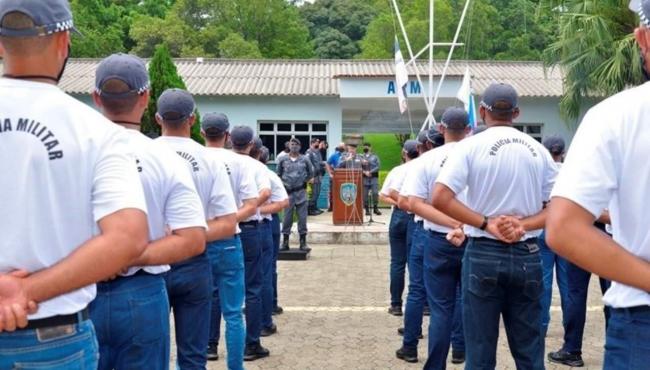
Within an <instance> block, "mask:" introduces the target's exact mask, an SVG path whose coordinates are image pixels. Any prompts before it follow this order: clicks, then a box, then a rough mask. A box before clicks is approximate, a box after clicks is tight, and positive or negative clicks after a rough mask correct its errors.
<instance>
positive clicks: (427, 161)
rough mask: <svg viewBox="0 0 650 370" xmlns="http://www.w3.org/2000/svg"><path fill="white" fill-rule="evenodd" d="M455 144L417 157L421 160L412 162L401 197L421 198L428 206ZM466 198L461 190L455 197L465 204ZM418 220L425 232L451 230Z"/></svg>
mask: <svg viewBox="0 0 650 370" xmlns="http://www.w3.org/2000/svg"><path fill="white" fill-rule="evenodd" d="M457 144H458V143H457V142H452V143H448V144H445V145H443V146H440V147H437V148H435V149H433V150H429V151H428V152H426V153H424V154H422V156H420V157H418V159H421V160H419V161H417V162H414V166H413V168H412V169H411V170H410V171H409V172H410V174H411V176H404V177H405V178H406V180H405V181H404V185H403V187H402V195H403V196H405V197H411V196H412V197H417V198H421V199H424V200H425V202H427V203H428V204H431V203H432V200H433V194H432V192H433V187H434V186H435V182H436V179H437V178H438V175H440V171H441V170H442V168H443V167H444V166H445V164H446V162H447V158H448V157H449V154H450V153H451V152H452V151H453V149H454V148H455V147H456V145H457ZM466 196H467V194H466V190H463V191H461V192H460V193H459V194H458V195H457V196H456V199H458V200H459V201H461V202H463V203H465V202H466ZM418 218H420V219H422V220H423V221H424V229H425V230H433V231H436V232H439V233H445V234H446V233H448V232H450V231H451V230H452V229H451V228H449V227H447V226H443V225H438V224H436V223H433V222H431V221H429V220H427V219H424V218H422V217H420V216H418Z"/></svg>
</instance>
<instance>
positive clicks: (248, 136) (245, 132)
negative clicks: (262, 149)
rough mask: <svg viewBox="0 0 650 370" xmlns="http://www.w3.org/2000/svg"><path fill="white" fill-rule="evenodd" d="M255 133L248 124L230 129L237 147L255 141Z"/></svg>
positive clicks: (233, 143) (233, 142)
mask: <svg viewBox="0 0 650 370" xmlns="http://www.w3.org/2000/svg"><path fill="white" fill-rule="evenodd" d="M254 138H255V133H254V132H253V129H252V128H250V127H248V126H237V127H234V128H233V129H232V131H230V141H231V142H232V145H233V147H235V148H244V147H245V146H246V145H248V144H250V143H252V142H253V139H254Z"/></svg>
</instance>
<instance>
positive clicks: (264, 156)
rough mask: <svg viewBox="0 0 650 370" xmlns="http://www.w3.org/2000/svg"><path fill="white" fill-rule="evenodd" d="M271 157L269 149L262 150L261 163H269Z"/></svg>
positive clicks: (262, 148)
mask: <svg viewBox="0 0 650 370" xmlns="http://www.w3.org/2000/svg"><path fill="white" fill-rule="evenodd" d="M270 156H271V155H270V152H269V148H267V147H265V146H263V147H261V148H260V162H262V163H266V162H268V161H269V157H270Z"/></svg>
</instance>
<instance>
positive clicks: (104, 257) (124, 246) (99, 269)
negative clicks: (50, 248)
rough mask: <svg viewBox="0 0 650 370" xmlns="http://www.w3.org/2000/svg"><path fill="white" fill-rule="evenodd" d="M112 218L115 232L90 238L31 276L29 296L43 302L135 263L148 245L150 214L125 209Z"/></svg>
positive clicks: (28, 289)
mask: <svg viewBox="0 0 650 370" xmlns="http://www.w3.org/2000/svg"><path fill="white" fill-rule="evenodd" d="M110 217H111V218H113V220H114V221H116V222H115V225H114V226H113V228H114V231H113V232H110V233H109V232H105V233H103V234H101V235H99V236H96V237H94V238H92V239H90V240H88V241H87V242H85V243H84V244H82V245H81V246H80V247H79V248H78V249H76V250H75V251H74V252H72V253H71V254H70V255H69V256H68V257H66V258H65V259H63V260H62V261H60V262H58V263H57V264H55V265H53V266H52V267H49V268H46V269H43V270H40V271H37V272H34V273H33V274H32V275H30V276H29V277H27V278H26V279H25V291H26V294H27V298H28V299H29V300H33V301H35V302H43V301H46V300H48V299H51V298H53V297H57V296H59V295H61V294H65V293H68V292H70V291H73V290H76V289H79V288H82V287H85V286H87V285H90V284H93V283H95V282H97V281H101V280H105V279H107V278H109V277H111V276H114V275H115V274H116V273H118V272H119V271H121V270H122V269H123V268H124V267H126V266H129V265H131V264H132V263H133V261H135V260H136V259H137V258H138V257H139V256H140V255H141V254H142V253H143V251H144V249H145V247H146V246H147V239H148V235H147V234H148V227H147V219H146V215H145V214H144V212H142V211H137V210H123V211H119V212H116V213H115V214H114V215H112V216H110ZM111 222H113V221H111ZM101 225H102V221H100V228H101ZM120 230H121V231H120Z"/></svg>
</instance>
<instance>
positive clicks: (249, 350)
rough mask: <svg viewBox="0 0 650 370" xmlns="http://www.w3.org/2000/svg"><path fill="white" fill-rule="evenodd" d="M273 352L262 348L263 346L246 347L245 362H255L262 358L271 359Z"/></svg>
mask: <svg viewBox="0 0 650 370" xmlns="http://www.w3.org/2000/svg"><path fill="white" fill-rule="evenodd" d="M270 354H271V352H270V351H269V350H268V349H266V348H264V347H262V345H261V344H254V345H251V346H246V349H245V350H244V361H255V360H257V359H260V358H264V357H269V355H270Z"/></svg>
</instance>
